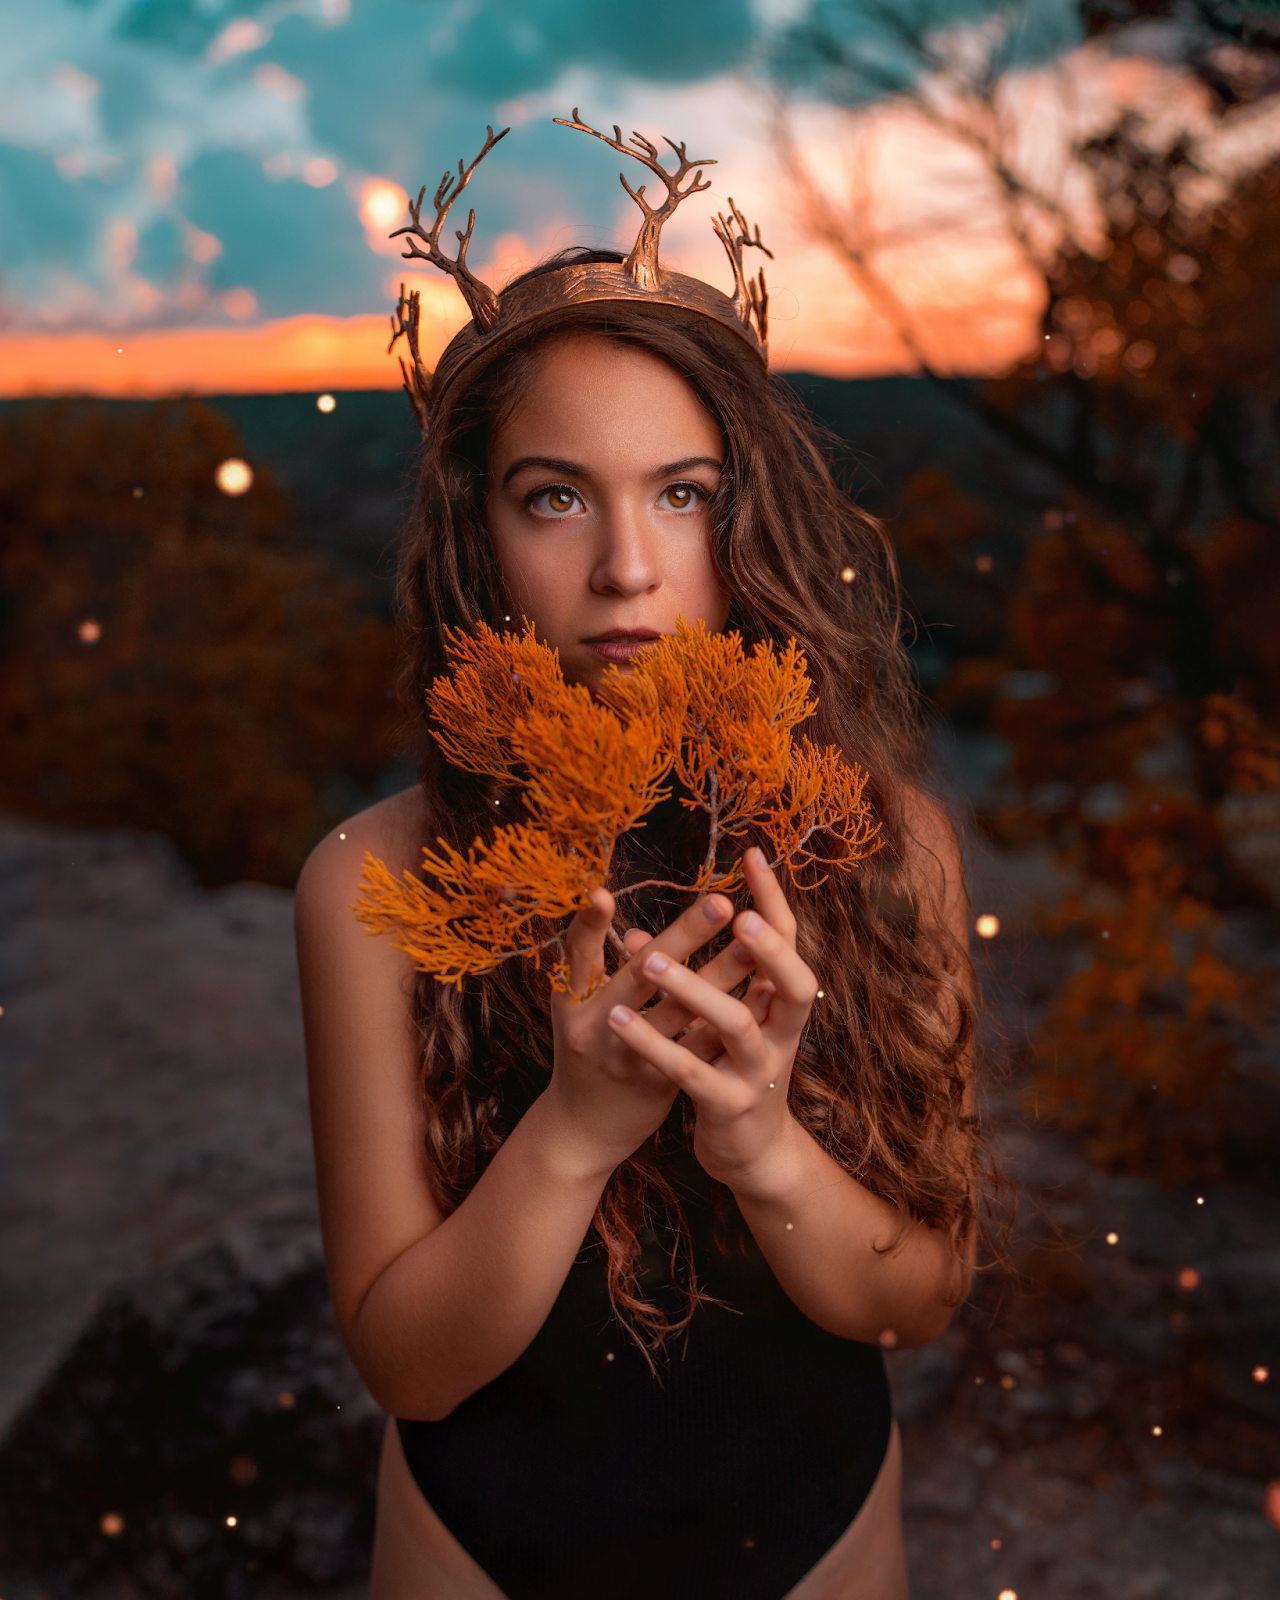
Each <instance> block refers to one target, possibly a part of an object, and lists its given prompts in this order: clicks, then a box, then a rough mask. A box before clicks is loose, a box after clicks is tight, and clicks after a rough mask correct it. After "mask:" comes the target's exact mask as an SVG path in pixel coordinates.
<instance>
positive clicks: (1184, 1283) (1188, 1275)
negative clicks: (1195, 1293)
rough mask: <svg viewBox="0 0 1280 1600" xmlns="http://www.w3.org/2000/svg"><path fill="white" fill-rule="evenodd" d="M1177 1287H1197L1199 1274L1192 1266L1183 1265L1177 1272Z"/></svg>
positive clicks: (1198, 1285)
mask: <svg viewBox="0 0 1280 1600" xmlns="http://www.w3.org/2000/svg"><path fill="white" fill-rule="evenodd" d="M1178 1287H1179V1289H1198V1288H1199V1287H1200V1274H1199V1273H1198V1272H1197V1271H1196V1269H1195V1268H1194V1267H1183V1269H1182V1271H1181V1272H1180V1273H1179V1274H1178Z"/></svg>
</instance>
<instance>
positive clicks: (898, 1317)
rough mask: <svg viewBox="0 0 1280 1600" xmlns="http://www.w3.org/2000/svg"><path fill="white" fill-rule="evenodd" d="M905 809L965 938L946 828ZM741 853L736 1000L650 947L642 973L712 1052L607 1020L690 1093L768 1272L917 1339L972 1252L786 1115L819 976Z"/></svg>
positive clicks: (925, 1336)
mask: <svg viewBox="0 0 1280 1600" xmlns="http://www.w3.org/2000/svg"><path fill="white" fill-rule="evenodd" d="M916 820H917V828H916V832H917V834H918V835H919V836H920V842H921V847H922V848H921V851H920V859H918V860H917V862H916V863H915V864H914V871H915V872H916V873H918V874H921V875H922V876H921V880H919V881H918V885H917V886H918V887H919V888H920V889H921V890H924V891H927V892H926V893H925V894H924V896H923V897H922V898H924V899H925V900H927V901H928V902H930V903H931V904H932V905H934V906H935V907H936V908H937V914H938V916H939V919H940V920H941V921H942V923H943V925H944V926H945V928H946V929H947V931H948V932H950V933H951V934H952V936H953V937H955V938H956V939H958V940H959V941H960V943H961V947H962V948H965V947H967V914H966V902H965V897H964V889H963V879H962V876H961V873H960V861H959V852H958V849H957V847H956V843H955V837H954V834H953V833H952V831H951V829H950V827H949V825H948V824H947V823H946V821H945V819H944V818H942V817H941V814H940V813H937V812H934V811H932V809H930V810H928V811H922V812H918V813H917V817H916ZM745 866H746V872H747V879H748V885H749V887H750V889H751V891H752V895H753V897H754V898H755V902H756V905H757V907H758V908H759V914H756V913H752V912H744V913H742V915H740V916H739V918H738V919H737V921H736V922H735V924H734V932H735V934H736V935H737V937H738V940H739V941H740V942H741V943H743V944H744V945H745V946H746V947H747V950H748V952H749V954H750V955H751V956H752V957H753V958H754V960H755V962H756V965H757V977H756V979H755V981H754V982H753V984H752V988H751V991H750V992H749V993H748V995H747V997H746V1000H745V1002H743V1001H736V1000H732V999H730V998H728V997H727V996H722V995H716V994H710V993H707V992H704V991H702V990H701V989H700V988H699V979H698V977H697V975H696V974H694V973H691V972H688V971H687V969H680V970H676V969H675V968H674V967H664V966H662V965H661V963H662V960H663V957H662V956H661V955H659V957H658V967H657V970H656V971H652V973H651V975H652V976H655V977H657V978H659V980H660V981H661V983H662V985H663V987H664V989H665V990H666V991H667V992H668V993H670V994H671V995H673V996H675V997H676V998H679V999H682V1000H684V1002H685V1004H686V1005H687V1006H688V1007H689V1008H690V1009H691V1010H694V1011H696V1012H697V1013H698V1014H699V1015H700V1016H702V1017H703V1018H705V1019H706V1021H707V1022H708V1023H709V1024H711V1026H712V1027H714V1028H715V1029H716V1030H717V1032H718V1034H719V1036H720V1037H721V1038H722V1039H723V1040H724V1043H725V1047H726V1054H725V1056H724V1057H722V1058H721V1059H720V1061H718V1062H716V1063H714V1064H713V1063H707V1062H705V1061H700V1060H697V1059H696V1058H695V1057H694V1056H693V1055H692V1054H691V1052H690V1051H688V1050H685V1049H681V1047H680V1046H679V1045H678V1044H675V1043H674V1042H671V1041H668V1040H665V1039H659V1038H656V1037H654V1036H652V1034H651V1033H650V1031H649V1030H648V1028H647V1024H646V1022H645V1020H644V1019H642V1018H640V1017H637V1016H635V1015H634V1014H630V1013H628V1014H627V1015H626V1016H625V1017H621V1018H620V1017H617V1016H616V1015H615V1017H614V1018H613V1023H614V1026H615V1028H617V1029H618V1031H619V1032H620V1034H622V1035H623V1036H624V1037H627V1038H628V1039H629V1040H630V1041H631V1043H632V1046H633V1048H634V1049H636V1050H637V1051H639V1052H640V1053H642V1054H643V1055H644V1056H645V1059H646V1060H649V1061H651V1062H653V1063H654V1065H656V1066H658V1067H659V1068H661V1069H662V1070H664V1071H666V1072H667V1073H668V1074H669V1076H670V1077H671V1080H672V1082H673V1083H675V1084H677V1085H678V1086H679V1087H680V1088H682V1089H684V1090H686V1092H687V1093H688V1094H689V1095H690V1096H691V1097H692V1098H693V1099H694V1100H695V1101H696V1102H697V1105H698V1132H697V1144H696V1148H697V1150H698V1155H699V1159H700V1160H701V1161H702V1164H703V1166H704V1167H706V1169H707V1170H708V1171H709V1172H710V1173H711V1174H712V1176H713V1177H716V1178H719V1179H720V1180H721V1181H722V1182H724V1183H727V1184H728V1185H729V1186H730V1187H731V1188H732V1189H733V1192H734V1196H735V1198H736V1200H737V1202H738V1206H739V1208H740V1210H741V1211H742V1214H743V1217H744V1218H745V1220H746V1222H747V1225H748V1226H749V1227H750V1229H751V1231H752V1233H753V1234H754V1236H755V1238H756V1241H757V1242H758V1244H759V1245H760V1248H761V1250H762V1251H763V1252H764V1255H765V1257H766V1258H767V1260H768V1262H769V1265H770V1266H771V1267H772V1269H773V1271H774V1274H775V1276H776V1277H777V1279H778V1281H779V1282H780V1283H781V1285H782V1287H783V1288H784V1289H785V1290H786V1291H787V1293H788V1295H790V1297H791V1299H792V1300H793V1301H794V1302H795V1303H796V1305H798V1306H799V1307H800V1309H801V1310H802V1311H803V1312H804V1313H805V1315H806V1316H808V1317H810V1318H812V1320H813V1321H814V1322H816V1323H818V1324H819V1325H820V1326H821V1327H824V1328H826V1329H828V1330H829V1331H830V1332H832V1333H837V1334H840V1335H841V1336H842V1337H844V1338H849V1339H859V1340H864V1341H867V1342H874V1341H876V1340H877V1339H879V1338H880V1337H881V1336H882V1335H883V1334H885V1333H886V1330H891V1342H893V1343H895V1344H897V1345H900V1346H904V1347H911V1346H916V1345H922V1344H927V1343H929V1342H930V1341H931V1340H933V1339H936V1338H937V1337H938V1335H939V1334H941V1333H942V1332H943V1330H944V1329H945V1328H946V1326H947V1323H948V1321H949V1320H950V1317H951V1314H952V1311H953V1310H954V1308H955V1306H956V1305H957V1304H958V1302H959V1301H960V1300H961V1299H962V1298H963V1296H964V1293H965V1291H966V1289H967V1286H968V1278H969V1272H970V1269H971V1264H972V1260H971V1256H970V1257H969V1258H968V1259H966V1260H964V1261H961V1260H958V1259H957V1258H956V1255H955V1253H954V1251H953V1250H952V1249H951V1246H950V1244H949V1242H948V1240H947V1239H946V1237H945V1236H944V1235H943V1234H942V1233H941V1232H939V1231H938V1230H936V1229H933V1228H930V1227H927V1226H926V1225H925V1224H923V1223H921V1222H918V1221H915V1220H913V1219H912V1218H910V1217H907V1216H904V1214H903V1213H902V1212H901V1211H900V1210H899V1209H898V1208H897V1207H896V1206H894V1205H891V1204H890V1203H888V1202H887V1201H884V1200H882V1199H880V1198H879V1197H878V1196H876V1195H874V1194H872V1193H871V1191H870V1190H868V1189H866V1188H864V1187H863V1186H862V1185H861V1184H859V1183H858V1182H856V1180H855V1179H853V1178H852V1177H850V1175H849V1174H848V1173H847V1172H846V1171H845V1170H844V1168H843V1167H841V1166H840V1165H839V1163H838V1162H836V1161H835V1160H833V1159H832V1158H831V1157H830V1156H829V1155H827V1153H826V1152H825V1151H824V1150H823V1149H822V1148H821V1146H820V1145H819V1144H818V1143H817V1141H816V1140H815V1139H814V1138H813V1137H812V1136H811V1135H810V1134H809V1133H808V1132H807V1131H806V1130H805V1129H804V1128H802V1127H801V1126H800V1125H799V1123H797V1122H796V1121H795V1119H794V1118H793V1117H792V1116H791V1114H790V1112H789V1110H788V1109H787V1104H786V1085H787V1080H788V1078H789V1075H790V1071H791V1065H792V1062H793V1060H794V1057H795V1049H796V1045H797V1044H798V1042H799V1038H800V1032H801V1030H802V1028H803V1026H804V1023H805V1021H806V1020H807V1018H808V1015H809V1011H810V1009H811V1008H812V1006H813V1003H814V1000H815V998H816V994H817V988H818V984H817V979H816V978H815V977H814V974H813V973H812V971H811V970H810V969H809V967H808V966H807V965H806V964H805V963H804V962H803V961H802V960H801V958H800V957H799V955H798V954H797V953H796V949H795V920H794V918H793V917H792V915H791V911H790V908H789V907H788V906H787V903H786V899H785V897H784V895H783V894H782V891H781V889H780V887H779V886H778V884H777V882H776V880H775V879H774V878H773V875H772V874H771V873H770V872H769V871H768V868H767V866H766V865H765V862H764V858H763V857H762V856H760V855H759V853H758V852H751V853H749V855H748V860H747V862H746V863H745ZM640 960H641V961H642V962H648V961H651V960H652V957H651V956H649V955H648V954H646V955H644V956H641V957H640ZM945 1021H946V1019H942V1018H940V1019H939V1029H940V1033H941V1032H943V1031H944V1029H945ZM968 1095H969V1099H970V1100H971V1096H972V1086H970V1089H969V1091H968ZM895 1241H897V1242H896V1243H895ZM890 1246H892V1248H890Z"/></svg>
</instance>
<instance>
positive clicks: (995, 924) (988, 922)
mask: <svg viewBox="0 0 1280 1600" xmlns="http://www.w3.org/2000/svg"><path fill="white" fill-rule="evenodd" d="M973 931H974V932H975V933H976V934H977V935H978V937H979V939H994V938H995V936H996V934H998V933H999V932H1000V918H999V917H993V916H992V914H991V913H990V912H989V911H984V912H983V913H982V915H981V916H980V917H979V918H978V920H977V921H976V922H975V923H974V925H973Z"/></svg>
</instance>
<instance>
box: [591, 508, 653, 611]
mask: <svg viewBox="0 0 1280 1600" xmlns="http://www.w3.org/2000/svg"><path fill="white" fill-rule="evenodd" d="M601 536H602V548H601V550H600V554H599V559H598V560H597V563H596V567H595V571H594V572H593V573H592V575H591V587H592V588H593V589H594V590H595V591H596V593H597V594H619V595H635V594H648V593H649V592H650V591H651V590H653V589H656V588H657V587H658V586H659V585H660V584H661V582H662V573H661V570H660V568H659V565H658V560H657V552H656V549H655V545H654V539H653V530H652V529H650V528H649V527H647V526H646V523H645V518H644V516H643V515H642V514H641V513H640V512H638V511H636V510H635V509H634V508H633V507H616V508H612V509H611V511H610V514H609V515H608V516H607V517H606V518H605V519H604V522H603V525H602V527H601Z"/></svg>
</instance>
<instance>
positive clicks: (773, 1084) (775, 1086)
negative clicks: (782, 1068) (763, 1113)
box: [769, 1083, 778, 1089]
mask: <svg viewBox="0 0 1280 1600" xmlns="http://www.w3.org/2000/svg"><path fill="white" fill-rule="evenodd" d="M769 1087H770V1088H771V1089H776V1088H777V1087H778V1085H777V1084H776V1083H771V1084H770V1085H769Z"/></svg>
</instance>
